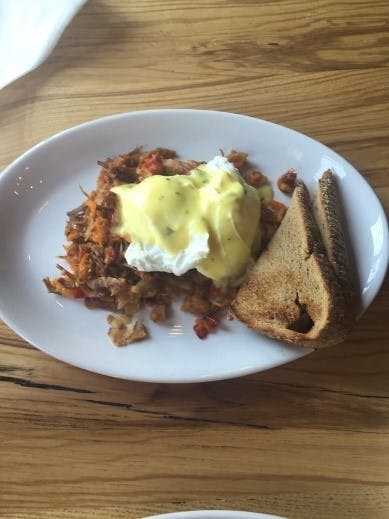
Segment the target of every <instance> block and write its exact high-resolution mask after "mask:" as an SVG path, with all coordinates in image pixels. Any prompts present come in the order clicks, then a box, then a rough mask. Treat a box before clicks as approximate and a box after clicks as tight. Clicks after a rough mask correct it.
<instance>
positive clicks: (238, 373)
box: [0, 108, 389, 384]
mask: <svg viewBox="0 0 389 519" xmlns="http://www.w3.org/2000/svg"><path fill="white" fill-rule="evenodd" d="M177 113H179V114H180V115H181V116H182V115H187V116H189V117H190V115H192V114H211V115H213V116H216V117H217V116H224V117H229V118H230V117H231V116H232V117H233V118H236V119H241V120H245V119H249V120H252V121H256V122H259V123H264V124H265V125H270V126H272V127H275V128H276V129H277V130H278V131H282V132H285V131H286V132H288V133H289V132H291V133H293V134H296V135H297V136H298V137H299V138H301V137H303V138H304V139H306V140H307V141H309V142H310V143H313V144H319V145H320V146H322V147H323V148H324V149H326V150H328V151H329V152H330V153H331V154H332V155H334V156H335V157H336V158H337V159H338V160H339V161H340V162H341V163H344V164H345V165H346V166H347V167H348V168H350V167H351V169H352V170H353V171H354V172H355V173H356V174H357V175H358V176H359V177H360V179H361V180H362V181H363V183H364V185H365V188H366V189H368V190H369V191H370V194H371V195H372V196H373V197H374V198H375V200H376V202H377V207H378V210H379V212H380V215H381V216H382V221H383V222H385V223H386V225H385V228H384V230H383V231H384V253H383V254H384V256H385V257H386V259H387V262H388V256H389V250H388V249H389V244H388V241H389V240H388V222H387V219H386V215H385V211H384V209H383V207H382V204H381V202H380V200H379V198H378V196H377V195H376V193H375V191H374V189H373V188H372V187H371V186H370V184H369V183H368V182H367V180H366V179H365V178H364V177H363V175H362V174H361V173H359V171H358V170H357V169H356V168H355V167H354V166H353V165H352V164H351V163H350V162H348V161H347V160H346V159H345V158H343V157H342V156H341V155H339V154H338V153H337V152H336V151H334V150H332V149H331V148H329V147H328V146H326V145H325V144H323V143H321V142H320V141H318V140H316V139H313V138H312V137H310V136H308V135H305V134H304V133H302V132H299V131H296V130H294V129H292V128H289V127H287V126H283V125H280V124H277V123H273V122H271V121H267V120H265V119H261V118H259V117H254V116H251V115H245V114H239V113H234V112H226V111H218V110H202V109H193V108H160V109H151V110H134V111H129V112H119V113H115V114H111V115H106V116H102V117H99V118H95V119H90V120H87V121H84V122H82V123H80V124H77V125H74V126H71V127H70V128H67V129H64V130H62V131H60V132H57V133H55V134H54V135H51V136H49V137H48V138H46V139H44V140H42V141H40V142H38V143H37V144H35V145H34V146H32V147H31V148H29V149H28V150H26V151H25V152H24V153H22V154H21V155H19V156H18V157H17V158H16V159H15V160H13V161H12V162H11V163H10V164H9V165H8V166H6V168H5V169H4V170H3V171H2V173H1V174H0V189H1V185H2V183H3V181H5V179H7V178H8V177H9V176H11V177H12V175H13V171H14V169H15V168H16V167H17V166H18V165H19V163H21V162H23V161H24V160H25V159H26V158H28V157H29V156H30V155H31V154H34V153H35V152H37V151H39V149H40V148H42V147H44V146H46V145H47V144H48V143H55V141H56V140H60V139H62V138H63V137H64V136H68V135H71V134H72V133H75V132H77V131H82V130H87V129H88V127H92V126H95V125H99V124H102V123H108V124H112V123H115V121H116V120H121V119H127V118H131V117H133V116H144V115H146V116H147V117H153V116H158V114H171V115H175V114H177ZM386 270H387V269H386ZM386 270H385V269H382V271H381V272H380V276H379V279H378V282H377V288H376V290H375V292H374V293H373V294H372V296H371V298H370V300H368V301H367V303H366V304H365V305H364V306H363V308H362V312H361V314H360V315H359V317H360V316H361V315H362V314H363V313H364V311H365V310H366V309H367V308H368V307H369V306H370V304H371V303H372V301H373V300H374V298H375V297H376V295H377V293H378V292H379V290H380V289H381V287H382V284H383V282H384V279H385V275H386ZM0 318H1V319H2V320H3V321H4V322H5V323H6V324H7V325H8V326H9V327H10V328H11V329H12V330H13V331H14V332H15V333H17V334H18V335H19V336H20V337H22V338H23V339H24V340H26V341H27V342H28V343H30V344H32V345H33V346H34V347H36V348H37V349H38V350H40V351H42V352H44V353H45V354H47V355H49V356H51V357H53V358H56V359H58V360H60V361H62V362H65V363H67V364H69V365H72V366H75V367H77V368H80V369H83V370H86V371H89V372H94V373H99V374H102V375H106V376H110V377H113V378H120V379H127V380H133V381H140V382H153V383H177V384H180V383H196V382H199V383H200V382H207V381H217V380H226V379H233V378H237V377H242V376H246V375H250V374H254V373H258V372H264V371H267V370H268V369H272V368H274V367H277V366H281V365H286V364H288V363H289V362H293V361H295V360H297V359H298V358H301V357H304V356H306V355H308V354H309V353H311V352H313V351H314V350H313V349H311V348H301V351H299V355H298V356H296V357H295V358H293V359H288V360H287V361H286V362H285V361H284V360H282V359H280V360H279V361H278V362H274V363H273V364H271V365H269V366H267V367H266V368H262V369H261V368H259V369H258V367H254V366H251V367H245V368H240V369H237V370H235V371H234V372H233V373H231V372H230V371H229V370H228V372H226V370H224V371H223V372H219V373H218V374H216V375H215V374H214V375H209V374H205V375H203V376H195V377H194V376H193V375H192V376H188V375H187V376H183V377H182V378H177V379H174V380H171V379H169V378H164V377H158V376H157V377H155V376H151V377H149V378H148V377H145V376H140V377H136V376H133V375H131V376H129V377H126V378H124V377H123V375H121V374H115V373H113V372H110V370H109V369H105V370H104V369H95V368H93V369H92V370H91V368H90V367H88V366H86V365H84V364H83V363H82V362H75V361H69V360H68V359H64V358H62V355H60V354H55V355H54V354H53V353H52V352H50V351H48V350H47V349H46V348H45V347H42V346H39V345H38V344H36V342H35V341H31V340H29V338H28V333H24V332H22V333H21V331H20V330H19V325H17V323H14V320H13V319H12V318H11V319H9V318H8V317H7V316H6V315H4V312H3V311H2V310H1V308H0Z"/></svg>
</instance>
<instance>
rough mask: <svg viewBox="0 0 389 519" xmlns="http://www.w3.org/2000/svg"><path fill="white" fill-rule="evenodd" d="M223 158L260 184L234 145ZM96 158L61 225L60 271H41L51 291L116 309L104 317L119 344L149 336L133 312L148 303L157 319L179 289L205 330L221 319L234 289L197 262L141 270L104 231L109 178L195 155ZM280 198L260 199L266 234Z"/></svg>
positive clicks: (182, 169) (173, 170)
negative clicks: (92, 184) (87, 187)
mask: <svg viewBox="0 0 389 519" xmlns="http://www.w3.org/2000/svg"><path fill="white" fill-rule="evenodd" d="M227 158H228V160H229V161H230V162H231V163H232V164H234V166H235V167H236V168H238V169H239V171H240V172H241V174H242V175H243V176H244V178H245V180H246V182H247V183H249V184H251V185H253V186H254V187H258V185H263V184H264V183H266V182H267V179H266V177H265V176H264V175H263V174H262V173H261V172H258V171H254V170H252V169H251V170H250V168H249V167H248V163H247V155H246V154H245V153H242V152H238V151H232V152H231V153H230V154H229V155H228V156H227ZM98 164H99V165H100V166H101V170H100V174H99V177H98V180H97V187H96V189H95V190H94V191H92V192H91V193H89V194H85V196H86V199H85V201H84V202H83V203H82V204H81V205H80V206H79V207H76V208H75V209H73V210H72V211H69V212H68V213H67V215H68V221H67V224H66V228H65V236H66V240H67V244H66V245H65V246H64V248H65V254H64V255H63V256H61V259H63V260H65V261H66V263H67V264H68V266H69V268H64V267H63V266H61V265H57V268H58V269H59V271H60V276H59V277H58V278H56V279H49V278H45V279H44V283H45V285H46V287H47V289H48V291H49V292H52V293H55V294H59V295H61V296H64V297H68V298H74V299H82V300H83V301H84V303H85V305H86V306H87V307H88V308H103V309H105V310H108V311H110V312H114V313H115V314H116V315H114V316H112V315H110V316H109V317H108V323H109V324H110V329H109V336H110V338H111V340H112V341H113V343H114V344H116V345H117V346H123V345H125V344H130V343H132V342H135V341H139V340H142V339H144V338H145V337H147V330H146V329H145V327H144V326H143V324H142V323H140V322H139V321H135V322H131V321H132V318H133V316H134V315H135V314H136V312H137V311H139V310H140V309H141V308H143V307H145V306H146V305H147V306H149V307H150V317H151V319H152V320H153V321H154V322H163V321H164V320H166V319H167V317H168V315H169V308H170V305H171V303H172V301H173V300H174V299H176V298H177V297H179V296H183V302H182V305H181V310H182V311H184V312H190V313H192V314H195V315H196V317H197V319H196V320H195V323H194V331H195V333H196V334H197V336H198V337H199V338H205V337H206V336H207V335H208V333H209V332H211V331H213V330H214V329H215V328H216V326H217V325H218V324H219V320H220V319H219V317H217V315H219V312H220V311H221V310H223V309H226V308H228V306H229V304H230V302H231V301H232V299H233V298H234V296H235V294H236V291H237V289H236V288H235V289H231V288H230V289H220V288H217V287H216V286H215V285H214V284H213V282H212V281H211V280H210V279H208V278H206V277H204V276H203V275H201V274H200V273H199V272H197V271H196V270H191V271H189V272H187V273H186V274H184V275H182V276H179V277H177V276H175V275H173V274H168V273H163V272H140V271H138V270H137V269H135V268H132V267H130V266H129V265H128V264H127V263H126V261H125V258H124V252H125V251H126V249H127V247H128V245H129V243H128V242H127V241H126V240H124V239H123V238H120V237H119V236H115V235H113V234H111V233H110V229H111V227H112V226H113V225H115V224H117V223H118V222H117V215H116V211H115V209H116V195H115V194H114V193H112V192H111V191H110V190H111V188H112V187H113V186H117V185H121V184H128V183H138V182H141V181H142V180H143V179H145V178H147V177H149V176H151V175H156V174H157V175H176V174H179V175H185V174H187V173H188V172H189V171H190V170H192V169H193V168H195V167H196V166H197V165H199V164H200V162H196V161H181V160H178V158H177V155H176V153H175V152H174V151H172V150H169V149H164V148H156V149H154V150H152V151H149V152H146V153H144V152H143V151H142V150H141V149H140V148H136V149H134V150H133V151H131V152H130V153H127V154H125V155H119V156H118V157H115V158H113V159H111V158H108V159H106V160H105V161H103V162H100V161H99V162H98ZM284 212H285V206H283V204H280V203H279V202H275V201H273V200H271V201H267V202H266V201H265V202H264V203H263V204H262V214H261V221H262V227H263V229H264V233H265V238H266V239H267V240H269V239H270V238H271V236H272V235H273V234H274V232H275V230H276V228H277V226H278V225H279V223H280V221H281V219H282V217H283V214H284Z"/></svg>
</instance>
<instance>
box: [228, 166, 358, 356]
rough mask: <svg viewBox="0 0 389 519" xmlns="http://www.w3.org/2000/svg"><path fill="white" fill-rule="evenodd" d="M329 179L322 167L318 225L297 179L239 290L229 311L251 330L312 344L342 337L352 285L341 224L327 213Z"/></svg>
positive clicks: (331, 199) (331, 197)
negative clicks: (287, 203) (283, 211)
mask: <svg viewBox="0 0 389 519" xmlns="http://www.w3.org/2000/svg"><path fill="white" fill-rule="evenodd" d="M334 182H335V180H334V178H333V176H332V173H330V172H328V173H327V172H326V174H325V175H324V176H323V182H322V184H321V186H319V190H318V198H319V202H318V203H317V210H316V213H317V214H318V215H319V216H318V218H319V221H320V229H321V230H319V227H318V224H317V222H316V220H315V217H314V210H313V207H312V204H311V200H310V196H309V192H308V190H307V188H306V186H305V184H304V183H302V182H299V183H298V184H297V186H296V188H295V190H294V193H293V196H292V200H291V203H290V206H289V208H288V210H287V212H286V214H285V216H284V219H283V220H282V222H281V224H280V226H279V228H278V230H277V232H276V233H275V235H274V236H273V238H272V240H271V241H270V243H269V245H268V248H267V249H266V250H265V251H264V252H263V253H262V254H261V256H260V257H259V259H258V260H257V262H256V264H255V265H254V267H253V269H252V271H251V272H250V274H249V277H248V279H247V281H246V282H245V283H244V284H243V285H242V287H241V288H240V289H239V291H238V294H237V296H236V298H235V300H234V301H233V303H232V305H231V307H232V311H233V313H234V314H235V316H236V317H237V318H238V319H239V320H241V321H243V322H244V323H246V324H247V325H248V326H249V327H251V328H253V329H255V330H256V331H258V332H260V333H263V334H265V335H268V336H270V337H273V338H276V339H281V340H283V341H287V342H291V343H294V344H298V345H300V346H307V347H313V348H320V347H325V346H331V345H333V344H336V343H338V342H341V341H342V340H344V338H345V335H346V334H347V332H348V330H349V328H350V326H351V316H350V311H348V310H347V309H348V303H349V300H350V298H351V297H352V294H353V290H352V289H351V287H350V280H349V275H348V272H347V264H348V263H347V262H348V255H347V251H346V249H345V247H343V243H344V242H343V241H342V239H343V238H342V234H341V225H342V224H341V222H340V220H338V221H337V222H335V219H336V216H334V217H333V216H332V215H331V210H333V209H334V204H337V203H338V202H337V198H336V197H337V195H336V191H335V189H334ZM323 193H324V195H323ZM333 214H337V213H336V212H335V213H333ZM328 229H329V231H328ZM321 233H322V234H323V236H324V237H325V243H324V241H323V238H322V235H321ZM340 242H342V246H340V245H339V243H340ZM337 243H338V244H337ZM327 251H328V255H327Z"/></svg>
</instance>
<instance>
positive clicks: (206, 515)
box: [144, 510, 285, 519]
mask: <svg viewBox="0 0 389 519" xmlns="http://www.w3.org/2000/svg"><path fill="white" fill-rule="evenodd" d="M211 518H212V519H285V518H282V517H281V516H279V515H269V514H257V513H255V512H237V511H229V510H194V511H191V512H189V511H188V512H172V513H170V514H162V515H153V516H150V517H145V518H144V519H211Z"/></svg>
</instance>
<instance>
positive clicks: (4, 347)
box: [0, 0, 389, 518]
mask: <svg viewBox="0 0 389 519" xmlns="http://www.w3.org/2000/svg"><path fill="white" fill-rule="evenodd" d="M388 20H389V4H388V2H387V1H378V0H372V1H370V2H362V1H359V0H349V1H341V2H335V1H330V0H328V1H324V0H316V1H313V2H307V1H303V0H288V1H286V0H283V1H281V0H276V1H272V2H257V1H254V0H241V1H237V0H236V1H234V0H231V1H229V0H217V1H214V2H207V1H205V0H201V1H199V2H189V1H184V0H167V1H166V2H159V1H156V0H148V1H146V0H140V1H138V2H127V1H125V0H116V1H113V0H112V1H111V0H110V1H101V0H95V1H93V2H88V3H87V4H86V5H85V6H84V8H83V9H82V10H81V11H80V12H79V14H78V15H77V17H76V18H75V19H74V20H73V21H72V23H71V24H70V26H69V27H68V28H67V29H66V31H65V33H64V35H63V37H62V38H61V40H60V42H59V44H58V45H57V47H56V48H55V50H54V52H53V53H52V55H51V56H50V57H49V58H48V60H47V61H46V62H45V63H44V64H43V65H42V66H41V67H39V68H38V69H37V70H35V71H33V72H32V73H30V74H29V75H27V76H26V77H24V78H21V79H19V80H17V81H16V82H14V83H13V84H11V85H9V86H8V87H6V88H4V89H3V90H2V91H0V110H1V112H0V128H1V142H2V146H1V148H0V167H1V168H3V167H5V166H6V165H7V164H8V163H9V162H11V161H12V160H13V159H15V158H16V157H17V156H18V155H19V154H20V153H22V152H24V151H25V150H27V149H28V148H29V147H31V146H32V145H34V144H35V143H37V142H39V141H41V140H42V139H45V138H47V137H49V136H50V135H52V134H53V133H56V132H58V131H61V130H63V129H65V128H68V127H70V126H73V125H75V124H79V123H81V122H84V121H86V120H90V119H94V118H96V117H100V116H104V115H107V114H111V113H118V112H124V111H129V110H139V109H147V108H161V107H190V108H207V109H217V110H226V111H231V112H237V113H244V114H248V115H252V116H256V117H261V118H264V119H268V120H272V121H274V122H276V123H279V124H283V125H286V126H289V127H292V128H294V129H296V130H299V131H302V132H304V133H306V134H309V135H311V136H312V137H314V138H316V139H318V140H320V141H322V142H324V143H325V144H327V145H329V146H330V147H332V148H333V149H335V150H336V151H338V152H339V153H341V154H342V155H343V156H344V157H345V158H346V159H348V160H349V161H350V162H352V163H353V164H354V165H355V166H356V167H357V168H358V169H359V171H361V173H362V174H363V175H364V176H365V178H366V179H367V181H368V182H369V183H370V185H371V186H372V187H373V188H374V190H375V192H376V193H377V195H378V196H379V198H380V199H381V201H382V203H383V205H384V207H385V209H386V210H387V211H388V210H389V176H388V175H389V173H388V163H389V146H388V142H389V94H388V82H389V68H388V67H389V63H388V61H389V38H388V24H389V21H388ZM388 312H389V282H388V281H386V282H385V283H384V286H383V287H382V290H381V292H380V294H379V295H378V297H377V298H376V300H375V301H374V302H373V304H372V305H371V307H370V308H369V310H368V311H367V312H366V314H365V315H364V316H363V317H362V319H361V320H360V321H359V323H358V325H357V327H356V329H355V330H354V331H353V333H352V334H351V336H350V338H349V339H348V341H347V342H346V343H344V344H343V345H341V346H339V347H336V348H334V349H330V350H327V351H320V352H316V353H314V354H312V355H310V356H308V357H306V358H303V359H300V360H298V361H296V362H294V363H291V364H288V365H286V366H283V367H280V368H277V369H274V370H271V371H269V372H266V373H261V374H257V375H253V376H250V377H245V378H242V379H237V380H230V381H224V382H217V383H216V382H215V383H206V384H201V385H194V384H190V385H178V386H176V385H155V384H140V383H132V382H128V381H121V380H115V379H110V378H108V377H103V376H98V375H94V374H92V373H88V372H85V371H82V370H78V369H76V368H73V367H71V366H67V365H65V364H62V363H60V362H58V361H55V360H53V359H51V358H49V357H47V356H45V355H44V354H42V353H40V352H38V351H36V350H35V349H33V348H32V347H30V346H29V345H28V344H27V343H26V342H25V341H23V340H22V339H21V338H19V337H18V336H17V335H16V334H15V333H14V332H13V331H11V330H10V329H9V328H8V327H7V326H6V325H5V324H2V323H0V391H1V400H0V416H1V418H0V420H1V428H0V468H1V470H0V516H1V517H9V518H16V517H20V518H27V517H28V518H31V517H37V518H40V517H43V518H46V517H56V518H60V517H61V518H62V517H70V518H80V517H82V518H86V517H93V518H103V517H112V518H116V517H118V518H121V517H123V518H124V517H126V518H129V517H131V518H140V517H143V516H145V515H150V514H156V513H162V512H168V511H175V510H188V509H217V508H219V509H220V508H225V509H243V510H249V511H262V512H267V513H273V514H279V515H284V516H287V517H289V518H305V517H306V518H312V517H315V518H324V517H336V518H337V517H339V518H347V517H350V518H351V517H352V518H357V517H361V518H362V517H363V518H366V517H372V518H373V517H374V518H386V517H389V485H388V480H389V477H388V476H389V462H388V454H387V453H388V449H389V434H388V433H389V406H388V401H389V393H388V372H389V355H388V343H389V326H388Z"/></svg>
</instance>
